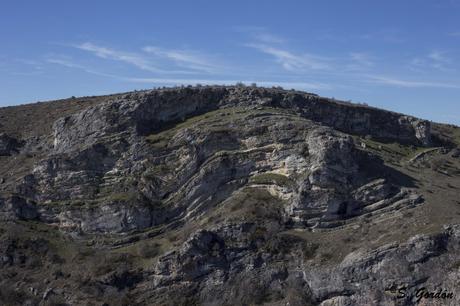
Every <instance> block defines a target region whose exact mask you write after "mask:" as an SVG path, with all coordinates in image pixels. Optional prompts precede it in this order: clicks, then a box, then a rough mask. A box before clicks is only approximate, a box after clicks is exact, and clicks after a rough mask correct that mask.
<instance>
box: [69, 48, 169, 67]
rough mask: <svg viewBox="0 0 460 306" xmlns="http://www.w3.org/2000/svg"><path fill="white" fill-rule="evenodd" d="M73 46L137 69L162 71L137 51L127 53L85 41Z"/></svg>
mask: <svg viewBox="0 0 460 306" xmlns="http://www.w3.org/2000/svg"><path fill="white" fill-rule="evenodd" d="M74 47H76V48H78V49H80V50H84V51H88V52H91V53H92V54H94V55H95V56H97V57H100V58H103V59H110V60H115V61H121V62H124V63H127V64H131V65H134V66H136V67H137V68H139V69H142V70H146V71H150V72H164V71H163V70H162V69H159V68H158V67H155V66H154V65H153V64H152V63H151V62H150V61H149V60H148V59H146V58H145V57H144V56H142V55H140V54H137V53H128V52H124V51H119V50H115V49H110V48H106V47H102V46H98V45H96V44H93V43H90V42H85V43H82V44H78V45H74Z"/></svg>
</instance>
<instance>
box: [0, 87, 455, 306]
mask: <svg viewBox="0 0 460 306" xmlns="http://www.w3.org/2000/svg"><path fill="white" fill-rule="evenodd" d="M459 144H460V129H459V128H457V127H455V126H451V125H442V124H435V123H431V122H429V121H426V120H421V119H418V118H414V117H411V116H407V115H402V114H398V113H394V112H389V111H384V110H381V109H376V108H371V107H368V106H365V105H357V104H351V103H347V102H343V101H338V100H334V99H327V98H322V97H319V96H317V95H315V94H311V93H305V92H297V91H293V90H291V91H287V90H283V89H278V88H271V89H268V88H257V87H245V86H199V87H185V88H170V89H157V90H148V91H138V92H130V93H124V94H117V95H111V96H104V97H85V98H71V99H67V100H61V101H54V102H45V103H36V104H28V105H22V106H16V107H8V108H2V109H0V183H1V184H0V235H1V241H2V243H1V244H0V304H2V305H291V306H293V305H323V306H328V305H343V306H345V305H418V304H419V302H420V303H425V304H423V305H438V304H439V305H458V304H459V303H460V293H457V292H455V290H456V288H457V287H458V279H460V270H459V269H460V252H459V251H460V222H459V221H460V201H459V199H458V193H459V188H460V160H459V155H460V154H459V153H460V150H459ZM423 288H425V289H424V291H423ZM439 290H443V292H442V293H444V295H445V296H446V299H442V296H443V294H439V295H440V296H441V298H436V297H434V296H431V297H430V294H429V293H430V292H438V291H439ZM403 293H404V294H403ZM422 293H426V294H424V295H423V294H422ZM450 293H453V295H452V296H450V295H449V294H450ZM403 295H404V296H403ZM420 295H422V297H420ZM436 303H438V304H436ZM420 305H422V304H420Z"/></svg>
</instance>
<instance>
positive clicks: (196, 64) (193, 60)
mask: <svg viewBox="0 0 460 306" xmlns="http://www.w3.org/2000/svg"><path fill="white" fill-rule="evenodd" d="M142 50H143V51H144V52H146V53H148V54H152V55H154V56H156V57H159V58H165V59H168V60H172V61H174V62H175V63H176V64H177V65H178V66H181V67H184V68H189V69H192V70H198V71H204V72H216V71H218V70H220V69H221V68H222V67H221V66H220V65H218V64H215V63H211V62H210V61H209V59H208V58H209V56H205V55H201V54H199V53H198V52H195V51H186V50H174V49H164V48H160V47H156V46H146V47H144V48H142Z"/></svg>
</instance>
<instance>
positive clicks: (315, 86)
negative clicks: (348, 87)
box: [47, 57, 332, 90]
mask: <svg viewBox="0 0 460 306" xmlns="http://www.w3.org/2000/svg"><path fill="white" fill-rule="evenodd" d="M47 62H48V63H52V64H56V65H61V66H64V67H67V68H73V69H79V70H82V71H85V72H87V73H90V74H94V75H98V76H103V77H109V78H113V79H117V80H119V81H123V82H131V83H141V84H152V85H195V84H203V85H205V84H208V85H231V84H235V83H237V82H243V83H246V84H251V83H257V84H258V85H260V86H283V87H285V88H296V89H304V90H319V89H330V88H332V87H331V85H329V84H325V83H318V82H302V81H297V82H286V81H280V82H278V81H265V80H258V79H252V80H241V79H233V80H232V79H208V78H205V79H203V78H161V77H160V78H148V77H147V78H139V77H128V76H120V75H115V74H109V73H104V72H101V71H97V70H94V69H92V68H89V67H87V66H84V65H81V64H78V63H75V62H73V61H72V60H71V59H68V58H59V57H53V58H48V59H47Z"/></svg>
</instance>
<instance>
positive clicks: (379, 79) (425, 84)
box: [367, 76, 460, 89]
mask: <svg viewBox="0 0 460 306" xmlns="http://www.w3.org/2000/svg"><path fill="white" fill-rule="evenodd" d="M367 77H368V79H369V81H370V82H372V83H377V84H383V85H393V86H398V87H403V88H450V89H460V84H453V83H441V82H430V81H412V80H403V79H398V78H393V77H386V76H367Z"/></svg>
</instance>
